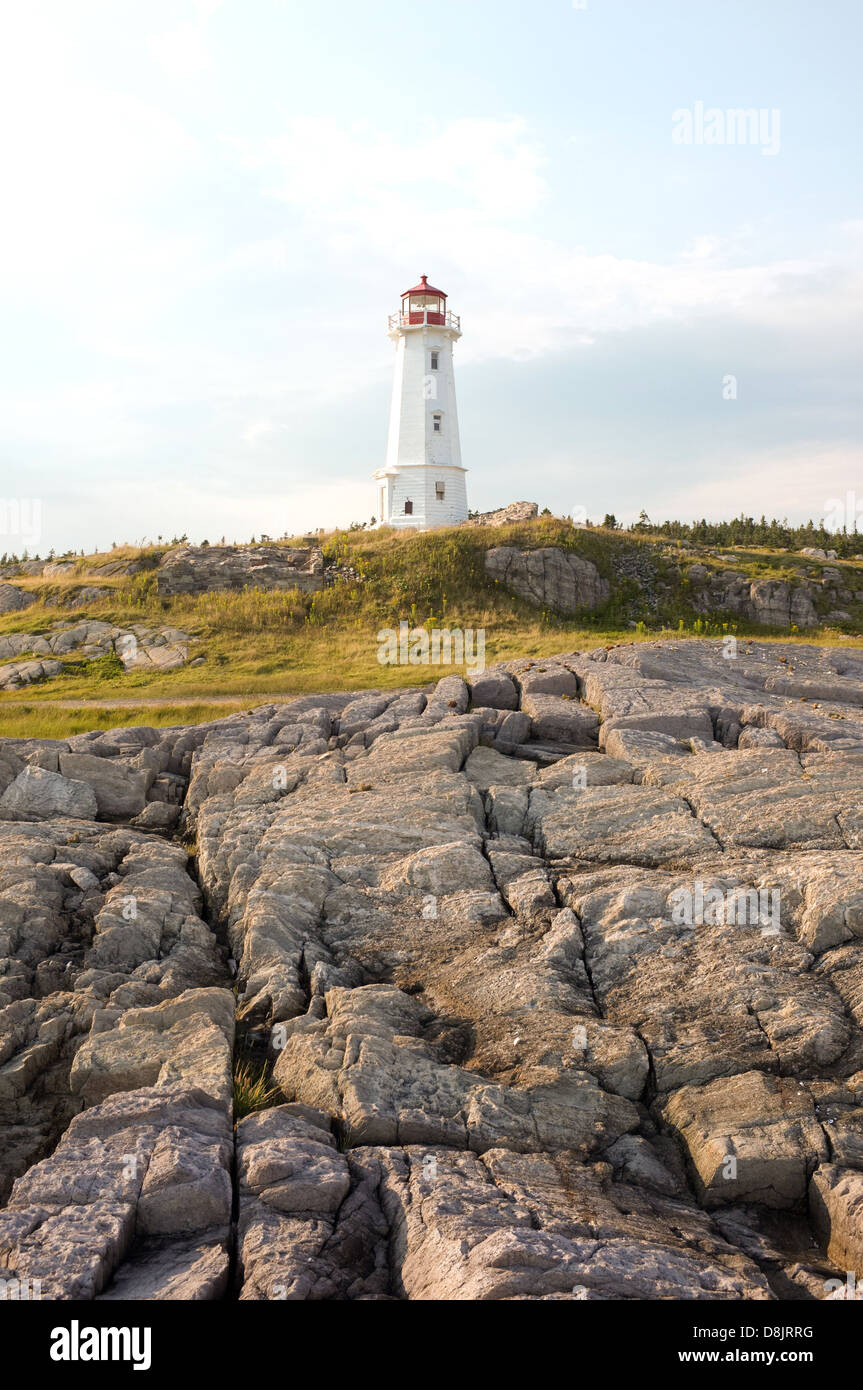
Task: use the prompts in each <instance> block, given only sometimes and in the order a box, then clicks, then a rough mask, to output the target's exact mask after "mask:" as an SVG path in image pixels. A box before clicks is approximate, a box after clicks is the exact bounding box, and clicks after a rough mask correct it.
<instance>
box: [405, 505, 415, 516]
mask: <svg viewBox="0 0 863 1390" xmlns="http://www.w3.org/2000/svg"><path fill="white" fill-rule="evenodd" d="M413 514H414V504H413V502H405V516H413Z"/></svg>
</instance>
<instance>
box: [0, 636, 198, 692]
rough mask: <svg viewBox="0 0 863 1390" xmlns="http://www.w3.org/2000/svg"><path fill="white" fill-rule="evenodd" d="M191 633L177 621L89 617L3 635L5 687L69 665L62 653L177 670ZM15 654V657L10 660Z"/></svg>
mask: <svg viewBox="0 0 863 1390" xmlns="http://www.w3.org/2000/svg"><path fill="white" fill-rule="evenodd" d="M190 641H191V638H190V637H189V636H188V634H187V633H185V632H183V631H181V629H180V628H176V627H159V628H151V627H145V626H143V625H141V624H134V625H133V626H131V627H128V628H123V627H115V626H114V625H113V623H104V622H98V621H96V620H95V619H86V618H85V619H84V620H83V621H81V622H77V623H69V622H66V623H52V624H51V627H50V628H49V629H48V632H47V635H43V634H34V633H30V632H16V633H10V634H9V635H8V636H5V637H3V636H0V663H2V664H0V690H20V689H21V688H22V687H24V686H26V685H32V684H33V683H34V682H36V681H42V680H50V679H51V678H52V677H53V676H59V675H60V674H62V671H63V662H62V660H59V659H58V658H62V657H67V658H68V657H72V658H74V659H76V660H84V661H95V660H97V659H98V658H99V657H104V656H109V655H111V654H112V653H113V654H115V655H116V656H117V657H118V658H119V659H120V661H121V662H122V663H123V667H124V668H125V670H127V671H136V670H159V671H171V670H173V669H174V668H175V667H177V666H183V665H184V664H185V662H186V661H187V660H188V658H189V643H190ZM9 658H13V659H12V660H10V659H9Z"/></svg>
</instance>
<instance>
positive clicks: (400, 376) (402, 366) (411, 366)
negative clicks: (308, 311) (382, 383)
mask: <svg viewBox="0 0 863 1390" xmlns="http://www.w3.org/2000/svg"><path fill="white" fill-rule="evenodd" d="M446 300H447V297H446V294H445V293H444V291H443V290H437V289H435V287H434V285H430V284H429V283H428V280H427V279H426V277H425V275H424V276H423V277H422V279H421V280H420V283H419V284H418V285H415V286H414V287H413V289H411V290H405V291H404V293H403V294H402V297H401V308H400V310H399V311H398V312H397V313H395V314H391V315H390V320H389V336H390V339H391V340H392V342H393V344H394V346H395V350H396V357H395V365H394V373H393V392H392V402H391V405H390V424H389V434H388V437H387V456H386V463H385V464H384V466H383V468H379V469H378V471H377V472H376V473H375V475H374V477H375V482H376V484H377V499H376V502H377V505H376V514H377V515H378V516H379V518H380V523H381V525H383V526H394V527H396V528H397V529H399V530H418V531H424V530H428V529H430V528H432V527H435V526H458V525H460V523H461V522H463V521H466V520H467V515H468V512H467V488H466V486H465V473H466V472H467V470H466V469H465V468H463V467H462V462H461V448H460V444H459V430H458V413H457V410H456V399H455V374H454V371H453V347H454V346H455V344H456V342H457V341H458V339H459V338H460V337H461V324H460V321H459V319H458V317H457V315H455V314H453V313H452V312H451V311H450V310H448V309H447V303H446Z"/></svg>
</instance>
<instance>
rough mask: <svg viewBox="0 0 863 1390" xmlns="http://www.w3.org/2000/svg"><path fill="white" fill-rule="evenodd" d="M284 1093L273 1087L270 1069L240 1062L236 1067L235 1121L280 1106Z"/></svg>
mask: <svg viewBox="0 0 863 1390" xmlns="http://www.w3.org/2000/svg"><path fill="white" fill-rule="evenodd" d="M281 1099H282V1093H281V1091H280V1090H279V1088H278V1086H271V1085H270V1084H269V1080H268V1068H267V1066H266V1065H264V1066H255V1065H254V1063H252V1062H248V1061H238V1062H237V1063H235V1066H234V1120H235V1121H236V1120H242V1118H243V1116H244V1115H252V1114H254V1112H255V1111H256V1110H268V1109H269V1108H270V1107H271V1106H273V1105H279V1104H280V1102H281Z"/></svg>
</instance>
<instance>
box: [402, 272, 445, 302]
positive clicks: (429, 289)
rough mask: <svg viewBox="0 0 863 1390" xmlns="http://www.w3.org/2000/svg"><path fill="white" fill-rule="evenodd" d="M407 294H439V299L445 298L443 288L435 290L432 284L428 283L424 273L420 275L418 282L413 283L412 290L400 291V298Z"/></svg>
mask: <svg viewBox="0 0 863 1390" xmlns="http://www.w3.org/2000/svg"><path fill="white" fill-rule="evenodd" d="M408 294H439V295H440V297H441V299H446V292H445V291H444V290H436V289H435V287H434V285H430V284H429V282H428V277H427V276H425V275H421V276H420V282H419V284H418V285H414V287H413V289H412V290H403V291H402V299H404V297H405V295H408Z"/></svg>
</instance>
